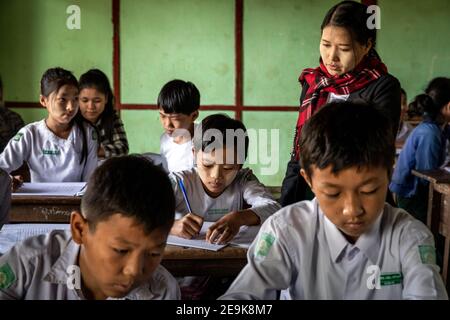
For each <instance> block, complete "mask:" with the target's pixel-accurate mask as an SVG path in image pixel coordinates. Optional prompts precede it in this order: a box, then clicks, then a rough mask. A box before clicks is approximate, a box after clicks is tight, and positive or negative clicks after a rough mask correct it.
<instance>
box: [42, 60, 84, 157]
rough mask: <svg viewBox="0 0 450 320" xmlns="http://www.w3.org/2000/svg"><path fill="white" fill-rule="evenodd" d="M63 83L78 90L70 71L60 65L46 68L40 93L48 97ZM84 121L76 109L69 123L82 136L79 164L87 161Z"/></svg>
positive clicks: (75, 80) (56, 91) (76, 82)
mask: <svg viewBox="0 0 450 320" xmlns="http://www.w3.org/2000/svg"><path fill="white" fill-rule="evenodd" d="M65 85H68V86H73V87H75V88H77V90H78V81H77V79H76V78H75V76H74V75H73V74H72V72H70V71H67V70H65V69H63V68H60V67H56V68H50V69H47V70H46V71H45V72H44V74H43V75H42V78H41V95H43V96H44V97H47V98H48V97H49V96H50V94H51V93H52V92H55V93H58V91H59V89H61V88H62V87H63V86H65ZM84 123H86V121H85V120H84V118H83V116H82V115H81V112H80V110H79V109H78V112H77V114H76V115H75V117H73V119H72V121H71V124H72V125H73V124H75V125H76V126H77V127H78V128H79V129H80V131H81V135H82V137H83V147H82V153H81V159H80V164H82V163H83V162H86V161H87V154H88V150H87V138H86V132H85V129H84ZM85 165H86V163H85Z"/></svg>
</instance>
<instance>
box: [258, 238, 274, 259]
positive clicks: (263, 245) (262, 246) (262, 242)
mask: <svg viewBox="0 0 450 320" xmlns="http://www.w3.org/2000/svg"><path fill="white" fill-rule="evenodd" d="M274 242H275V237H274V236H273V235H272V234H270V233H265V232H264V233H263V234H261V236H260V238H259V241H258V245H257V246H256V251H255V256H257V257H267V255H268V254H269V250H270V248H271V247H272V245H273V243H274Z"/></svg>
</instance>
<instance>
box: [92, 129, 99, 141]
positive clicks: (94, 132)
mask: <svg viewBox="0 0 450 320" xmlns="http://www.w3.org/2000/svg"><path fill="white" fill-rule="evenodd" d="M97 138H98V137H97V131H96V130H92V140H97Z"/></svg>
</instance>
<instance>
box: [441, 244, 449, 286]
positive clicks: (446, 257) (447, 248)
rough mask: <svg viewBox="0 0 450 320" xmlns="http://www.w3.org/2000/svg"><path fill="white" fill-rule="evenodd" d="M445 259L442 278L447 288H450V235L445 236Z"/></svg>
mask: <svg viewBox="0 0 450 320" xmlns="http://www.w3.org/2000/svg"><path fill="white" fill-rule="evenodd" d="M444 248H445V249H444V261H443V265H442V279H443V280H444V284H445V285H446V287H447V290H450V278H449V277H448V259H449V251H450V237H448V236H447V237H446V238H445V246H444Z"/></svg>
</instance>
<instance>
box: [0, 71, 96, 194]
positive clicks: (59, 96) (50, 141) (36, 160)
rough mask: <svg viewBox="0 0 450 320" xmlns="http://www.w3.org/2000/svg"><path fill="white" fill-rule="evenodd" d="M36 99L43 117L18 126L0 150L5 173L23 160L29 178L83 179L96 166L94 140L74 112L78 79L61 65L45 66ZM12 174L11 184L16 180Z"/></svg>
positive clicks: (74, 180)
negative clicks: (21, 126)
mask: <svg viewBox="0 0 450 320" xmlns="http://www.w3.org/2000/svg"><path fill="white" fill-rule="evenodd" d="M40 103H41V105H42V106H44V107H45V108H46V109H47V111H48V116H47V118H46V119H44V120H41V121H37V122H33V123H30V124H28V125H26V126H25V127H23V128H22V129H20V130H19V132H18V133H17V134H16V136H15V137H14V138H12V139H11V140H10V141H9V143H8V145H7V146H6V148H5V150H4V151H3V152H2V153H1V154H0V168H1V169H3V170H5V171H6V172H8V173H11V172H12V171H14V170H16V169H18V168H19V167H20V166H22V164H23V162H26V163H27V165H28V167H29V169H30V175H31V182H78V181H87V179H88V178H89V176H90V174H91V173H92V172H93V171H94V169H95V168H96V167H97V149H98V147H97V140H96V138H95V135H94V133H93V132H94V130H95V129H94V128H93V127H90V126H89V125H88V124H87V123H86V122H85V121H83V118H82V116H81V114H80V113H79V112H78V81H77V79H76V78H75V77H74V76H73V74H72V73H71V72H69V71H67V70H64V69H62V68H51V69H48V70H47V71H46V72H45V73H44V75H43V76H42V79H41V95H40ZM20 180H21V178H20V177H14V180H13V185H14V186H16V185H18V184H20Z"/></svg>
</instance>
